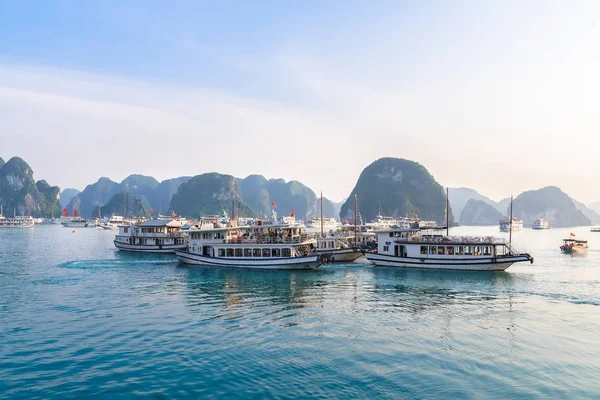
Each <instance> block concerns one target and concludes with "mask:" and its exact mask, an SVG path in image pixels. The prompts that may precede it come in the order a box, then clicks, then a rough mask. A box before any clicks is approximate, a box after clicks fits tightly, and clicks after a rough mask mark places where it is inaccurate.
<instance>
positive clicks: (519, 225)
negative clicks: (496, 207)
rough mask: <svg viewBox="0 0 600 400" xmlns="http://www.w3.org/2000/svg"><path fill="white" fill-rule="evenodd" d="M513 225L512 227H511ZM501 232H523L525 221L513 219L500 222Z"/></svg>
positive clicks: (504, 219)
mask: <svg viewBox="0 0 600 400" xmlns="http://www.w3.org/2000/svg"><path fill="white" fill-rule="evenodd" d="M511 225H512V226H511ZM499 226H500V232H509V231H511V230H512V231H513V232H514V231H522V230H523V220H520V219H516V218H512V223H511V218H503V219H501V220H500V222H499Z"/></svg>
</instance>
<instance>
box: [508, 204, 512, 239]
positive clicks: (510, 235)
mask: <svg viewBox="0 0 600 400" xmlns="http://www.w3.org/2000/svg"><path fill="white" fill-rule="evenodd" d="M512 221H513V197H512V196H510V220H509V221H508V223H509V225H508V244H511V243H512Z"/></svg>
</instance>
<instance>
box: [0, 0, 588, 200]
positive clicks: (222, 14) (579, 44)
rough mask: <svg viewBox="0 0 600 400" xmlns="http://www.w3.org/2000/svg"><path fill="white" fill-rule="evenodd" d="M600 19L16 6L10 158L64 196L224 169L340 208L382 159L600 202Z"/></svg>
mask: <svg viewBox="0 0 600 400" xmlns="http://www.w3.org/2000/svg"><path fill="white" fill-rule="evenodd" d="M599 16H600V2H594V1H576V2H558V1H556V2H551V1H533V0H532V1H522V2H504V3H496V2H492V1H482V2H469V1H458V2H453V3H452V4H450V3H446V2H441V1H425V2H419V3H418V4H413V3H412V2H397V1H382V2H377V4H372V3H369V2H363V1H348V2H344V3H341V2H331V3H326V4H322V3H321V2H312V1H309V2H302V4H297V5H292V4H288V3H284V4H270V3H266V2H265V3H258V2H253V3H251V4H250V3H243V2H242V3H237V2H230V3H227V5H224V4H223V3H219V4H216V3H215V4H211V3H203V2H192V1H177V2H171V3H169V4H166V3H165V4H163V3H161V2H135V1H134V2H128V3H126V4H120V3H117V2H106V3H97V4H93V3H89V4H87V3H84V4H80V3H79V2H75V1H64V2H60V3H39V4H36V7H35V8H34V7H28V6H27V5H26V4H23V3H17V2H15V3H12V2H4V3H0V121H1V122H2V124H1V126H2V128H1V129H0V140H1V141H2V149H1V154H0V156H1V157H3V158H4V159H5V161H8V159H9V158H10V157H12V156H19V157H21V158H23V159H24V160H25V161H27V162H28V163H29V164H30V165H31V166H32V168H33V170H34V172H35V178H36V179H46V180H47V181H48V182H49V183H50V184H53V185H59V186H60V187H61V188H66V187H76V188H78V189H80V190H82V189H83V188H84V187H85V185H87V184H90V183H93V182H95V181H97V179H98V178H99V177H101V176H107V177H109V178H111V179H113V180H116V181H121V180H122V179H124V178H125V177H126V176H128V175H130V174H133V173H139V174H144V175H150V176H154V177H155V178H157V179H158V180H164V179H168V178H173V177H177V176H182V175H196V174H200V173H204V172H213V171H215V172H220V173H227V174H231V175H234V176H236V177H240V178H243V177H246V176H248V175H250V174H261V175H264V176H266V177H267V178H283V179H285V180H286V181H289V180H298V181H300V182H302V183H304V184H306V185H307V186H308V187H310V188H311V189H313V190H314V191H316V192H319V191H320V190H323V193H324V195H325V196H326V197H328V198H330V199H333V200H335V201H339V200H340V199H342V198H344V197H346V196H348V195H349V193H350V191H351V190H352V188H353V186H354V184H355V183H356V180H357V179H358V176H359V175H360V172H361V171H362V170H363V168H365V167H366V166H367V165H369V164H370V163H371V162H373V161H374V160H376V159H378V158H381V157H399V158H406V159H409V160H413V161H417V162H419V163H421V164H422V165H424V166H425V167H426V168H427V169H428V170H429V172H431V174H432V175H433V176H434V177H435V178H436V180H437V181H438V182H440V184H442V185H444V186H450V187H461V186H463V187H469V188H473V189H475V190H477V191H478V192H480V193H481V194H483V195H486V196H489V197H490V198H492V199H494V200H501V199H502V198H505V197H506V196H509V195H510V194H514V195H518V194H519V193H521V192H523V191H525V190H531V189H538V188H540V187H544V186H550V185H555V186H559V187H560V188H561V189H562V190H563V191H565V192H566V193H568V194H569V195H571V196H573V197H574V198H575V199H577V200H579V201H582V202H584V203H590V202H594V201H598V200H600V187H596V185H593V183H594V182H597V181H598V179H599V178H600V158H598V157H596V153H597V149H596V148H595V147H596V145H597V143H598V141H597V139H595V136H596V135H595V134H596V132H598V128H599V127H600V121H599V118H598V113H597V110H596V107H595V105H596V104H598V103H599V100H600V90H599V89H600V78H599V77H598V74H597V71H598V70H600V68H599V67H600V55H599V53H598V51H597V43H599V42H600V31H599V26H598V19H599Z"/></svg>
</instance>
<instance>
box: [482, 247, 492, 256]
mask: <svg viewBox="0 0 600 400" xmlns="http://www.w3.org/2000/svg"><path fill="white" fill-rule="evenodd" d="M491 254H492V249H491V247H490V246H485V247H484V248H483V255H484V256H489V255H491Z"/></svg>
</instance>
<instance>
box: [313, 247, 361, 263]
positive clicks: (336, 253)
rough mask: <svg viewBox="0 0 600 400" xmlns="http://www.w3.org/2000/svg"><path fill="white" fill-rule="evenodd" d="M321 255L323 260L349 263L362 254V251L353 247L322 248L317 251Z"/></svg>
mask: <svg viewBox="0 0 600 400" xmlns="http://www.w3.org/2000/svg"><path fill="white" fill-rule="evenodd" d="M317 253H318V254H320V255H321V259H322V260H323V262H332V263H349V262H354V261H356V260H358V259H359V258H360V257H362V256H363V252H362V251H360V250H353V249H334V250H329V251H327V250H323V251H317Z"/></svg>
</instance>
